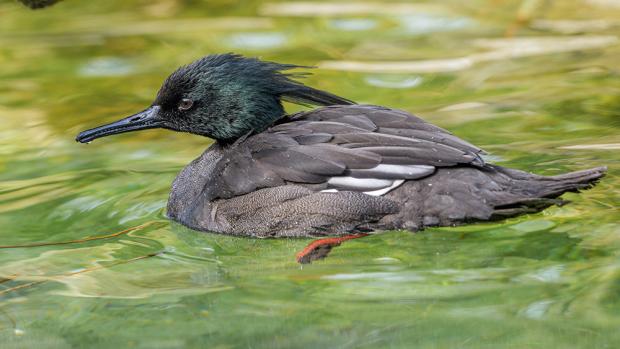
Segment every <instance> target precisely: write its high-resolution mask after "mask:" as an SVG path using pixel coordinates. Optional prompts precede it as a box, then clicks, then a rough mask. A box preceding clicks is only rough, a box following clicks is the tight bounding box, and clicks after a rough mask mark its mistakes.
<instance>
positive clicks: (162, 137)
mask: <svg viewBox="0 0 620 349" xmlns="http://www.w3.org/2000/svg"><path fill="white" fill-rule="evenodd" d="M552 4H553V6H547V8H546V9H545V11H546V12H545V13H544V21H542V19H543V18H542V17H543V16H542V15H540V14H538V13H536V12H532V13H530V14H529V16H530V17H531V21H530V22H529V24H524V25H529V27H530V28H522V29H521V30H519V31H518V32H516V33H515V35H517V36H516V37H515V38H514V39H506V38H505V37H504V33H505V31H506V28H508V27H510V26H511V24H512V21H513V20H514V18H515V17H516V14H515V13H514V11H513V9H516V8H517V7H518V5H517V4H516V3H515V4H513V5H514V6H513V5H510V6H508V4H503V5H501V6H500V5H499V4H498V2H496V1H482V2H480V3H479V4H477V5H476V6H474V7H472V6H454V2H442V1H435V2H432V3H430V2H427V3H409V2H400V3H398V2H397V3H393V2H390V3H385V2H375V1H354V2H349V1H347V2H319V3H317V2H299V1H295V2H272V3H264V2H257V1H254V2H253V1H249V2H247V1H246V2H243V5H242V6H241V5H240V6H239V7H235V6H236V5H235V4H232V3H230V2H219V1H209V2H204V1H203V2H195V1H194V2H188V1H177V0H162V1H158V2H148V3H147V2H143V3H140V2H135V1H120V0H110V1H105V2H96V3H95V2H80V1H64V2H61V3H59V4H57V5H55V6H53V7H50V8H47V9H45V10H42V11H30V10H29V9H27V8H25V7H23V6H21V5H20V4H19V3H15V2H11V1H5V2H1V3H0V13H2V20H1V21H0V25H1V27H2V29H1V30H0V47H1V48H0V118H1V119H2V122H1V123H0V227H1V229H0V245H5V246H7V245H10V246H12V247H14V248H4V249H2V250H1V252H0V343H2V345H1V346H2V348H3V349H4V348H38V347H44V348H70V347H76V348H80V347H89V348H110V347H118V348H128V347H138V348H139V347H142V348H181V347H189V348H202V347H205V345H207V346H209V347H214V348H215V347H235V348H236V347H239V348H247V347H253V348H289V347H329V348H332V347H361V348H364V347H365V348H384V347H385V348H387V347H390V348H410V347H411V346H412V345H413V346H415V347H417V348H457V347H468V348H483V347H484V348H491V347H492V348H502V347H515V348H530V347H532V346H539V347H544V348H593V347H600V348H604V347H608V348H615V347H619V346H620V333H618V331H617V328H619V327H620V316H619V315H618V314H620V296H619V295H620V286H618V285H620V265H619V264H618V258H617V256H618V251H620V236H619V235H618V234H617V232H618V231H619V230H620V225H619V224H618V210H617V206H618V205H617V202H618V192H617V189H616V188H617V187H618V184H619V180H618V178H620V177H618V169H619V164H620V159H619V158H618V154H617V153H618V152H617V148H618V144H620V139H619V138H618V134H620V133H619V132H618V127H620V124H619V123H618V117H617V116H618V111H619V110H620V99H619V98H618V93H617V92H618V89H617V72H616V71H617V61H618V55H619V53H620V51H619V47H620V46H619V45H618V42H619V41H618V39H617V38H618V37H619V36H620V31H619V30H620V27H619V26H617V25H616V24H615V23H616V22H617V19H618V18H620V12H618V11H619V10H618V8H617V6H616V5H615V4H616V1H611V0H600V1H598V0H588V1H583V2H559V1H558V2H552ZM403 19H405V20H404V22H403ZM407 19H408V20H407ZM412 19H413V20H412ZM444 27H445V28H444ZM444 29H445V30H444ZM429 33H430V34H429ZM584 33H585V35H583V34H584ZM577 34H579V35H577ZM519 35H520V36H519ZM543 35H544V36H543ZM230 50H234V51H238V52H239V53H243V54H246V55H256V54H257V52H260V56H261V58H264V59H267V60H273V61H281V62H291V63H299V64H306V65H316V64H317V63H318V62H325V63H323V65H322V66H321V68H323V67H325V68H326V67H328V66H329V67H330V70H327V69H315V70H314V72H313V74H314V75H313V76H309V77H308V79H309V81H308V83H309V84H310V85H312V86H317V87H319V88H323V89H326V90H330V91H334V92H336V93H338V94H341V95H345V96H346V97H348V98H351V99H353V100H356V101H363V102H366V103H372V104H379V105H387V106H391V107H395V108H401V109H405V110H407V111H410V112H414V113H417V114H418V115H420V116H422V117H424V118H426V119H428V120H429V121H432V122H434V123H436V124H438V125H440V126H446V127H448V126H449V128H450V130H451V131H453V132H454V133H455V134H456V135H458V136H459V137H462V138H464V139H466V140H469V141H472V142H475V143H476V144H479V145H481V146H482V147H483V148H484V149H485V150H487V151H488V152H490V153H491V155H489V159H492V160H493V161H495V162H498V163H500V164H502V165H506V166H512V167H517V168H520V169H529V170H531V171H534V172H539V173H542V174H548V175H552V174H557V173H561V172H567V171H569V170H577V169H581V168H588V167H594V166H599V165H601V164H606V165H608V166H609V168H610V169H609V171H610V175H609V176H608V177H607V178H606V180H605V181H603V182H601V183H600V184H599V187H597V188H596V189H594V190H591V191H588V192H585V193H582V194H580V195H572V194H568V195H566V196H565V198H566V199H568V200H571V201H573V202H572V203H571V204H569V205H566V206H563V207H554V208H551V209H549V210H547V211H545V212H544V213H540V214H536V215H531V216H525V217H519V218H513V219H510V220H508V221H503V222H495V223H485V224H473V225H467V226H460V227H454V228H441V229H429V230H426V231H423V232H420V233H417V234H411V233H407V232H386V233H382V234H373V235H371V236H367V237H365V238H363V239H355V240H353V241H347V242H346V243H344V244H342V245H340V246H339V247H338V248H337V249H334V250H333V251H332V252H331V253H330V254H329V258H325V259H324V260H320V261H315V262H314V263H312V264H309V265H308V264H306V265H303V268H302V267H301V266H300V265H299V264H298V263H297V262H296V261H295V258H294V256H295V254H296V253H297V252H299V251H301V250H303V249H304V247H306V246H307V245H308V244H310V243H312V241H311V240H308V239H290V240H288V239H278V240H275V239H268V240H261V239H244V238H236V237H231V236H223V235H217V234H208V233H202V232H195V231H191V230H189V229H186V228H183V227H181V226H179V225H177V224H174V223H171V222H169V221H168V220H166V219H165V217H164V214H165V208H164V204H165V202H166V198H167V195H168V193H169V186H170V183H171V182H172V179H173V178H174V176H175V175H176V173H177V172H178V171H179V170H180V168H181V167H182V166H184V165H185V164H186V163H188V162H190V161H191V160H192V159H193V158H195V157H196V156H197V155H199V154H200V153H201V152H202V151H203V150H204V148H206V147H207V146H208V145H209V143H210V141H209V140H206V139H202V138H200V137H190V136H187V135H175V134H172V133H169V132H166V131H161V132H158V131H148V132H144V133H142V134H134V135H131V136H122V135H121V136H118V137H117V138H116V139H113V140H112V139H111V140H109V141H106V140H104V141H102V142H100V143H99V144H98V146H97V149H94V148H92V147H77V146H76V145H75V142H74V139H73V137H74V135H75V134H76V133H77V131H78V130H80V129H83V128H84V126H85V125H88V124H90V125H92V124H99V123H102V122H105V121H111V120H112V119H113V118H114V117H115V116H118V115H125V114H127V113H129V112H131V111H132V110H135V109H136V108H137V107H139V106H141V105H143V104H144V102H146V101H149V102H150V101H151V100H152V98H153V96H152V91H153V90H154V89H157V88H158V87H159V84H160V82H161V79H162V78H163V77H165V75H166V74H167V72H169V71H171V70H172V69H174V68H176V67H177V66H178V65H179V64H182V63H185V62H188V61H191V60H192V59H195V58H197V57H200V56H203V55H205V54H208V53H215V52H227V51H230ZM350 63H355V64H356V65H350ZM319 64H320V63H319ZM360 71H362V73H360ZM364 71H369V73H364ZM123 74H129V75H130V76H131V78H130V79H127V77H126V76H125V77H122V76H121V75H123ZM287 110H289V111H295V110H297V109H294V108H292V107H291V106H287ZM411 199H412V200H415V197H412V198H411ZM151 222H152V223H151ZM144 224H148V226H144ZM138 226H140V227H141V228H140V229H136V230H132V231H127V232H126V233H123V234H118V235H115V233H118V232H122V231H124V230H126V229H128V228H131V227H138ZM59 242H70V243H66V244H62V245H59V244H58V243H59ZM33 244H39V246H36V247H16V246H17V245H19V246H23V245H33ZM147 256H148V257H147ZM28 285H30V286H28ZM206 343H208V344H206ZM533 343H535V344H533Z"/></svg>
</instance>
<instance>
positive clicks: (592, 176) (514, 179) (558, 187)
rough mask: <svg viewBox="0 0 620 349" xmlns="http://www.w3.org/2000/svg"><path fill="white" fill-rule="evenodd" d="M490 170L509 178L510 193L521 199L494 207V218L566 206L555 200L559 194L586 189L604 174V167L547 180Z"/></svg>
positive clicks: (551, 177)
mask: <svg viewBox="0 0 620 349" xmlns="http://www.w3.org/2000/svg"><path fill="white" fill-rule="evenodd" d="M493 167H494V169H495V170H496V171H497V172H498V173H500V174H501V175H504V176H507V177H509V178H510V182H511V190H510V191H511V192H512V193H513V194H516V195H517V197H520V199H518V200H515V201H513V202H505V203H502V204H499V205H496V206H495V207H494V210H493V218H499V219H501V218H505V217H510V216H515V215H519V214H523V213H532V212H538V211H540V210H542V209H544V208H546V207H548V206H551V205H563V204H566V203H567V201H566V200H562V199H559V198H558V197H559V196H560V195H562V194H564V193H566V192H578V191H580V190H585V189H589V188H591V187H593V186H594V185H595V184H596V182H598V180H599V179H601V178H602V177H603V176H605V173H606V172H607V167H596V168H591V169H588V170H582V171H575V172H569V173H565V174H561V175H558V176H548V177H547V176H539V175H534V174H531V173H527V172H522V171H518V170H513V169H508V168H503V167H499V166H493ZM513 198H514V196H513Z"/></svg>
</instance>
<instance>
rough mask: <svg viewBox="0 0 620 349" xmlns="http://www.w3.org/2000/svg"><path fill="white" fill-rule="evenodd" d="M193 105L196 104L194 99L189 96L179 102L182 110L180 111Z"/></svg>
mask: <svg viewBox="0 0 620 349" xmlns="http://www.w3.org/2000/svg"><path fill="white" fill-rule="evenodd" d="M192 105H194V101H192V100H191V99H189V98H183V99H182V100H181V103H179V110H180V111H186V110H188V109H189V108H191V107H192Z"/></svg>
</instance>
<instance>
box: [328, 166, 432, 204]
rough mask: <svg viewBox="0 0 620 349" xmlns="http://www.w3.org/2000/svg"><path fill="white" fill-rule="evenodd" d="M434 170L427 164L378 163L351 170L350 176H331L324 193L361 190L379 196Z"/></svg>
mask: <svg viewBox="0 0 620 349" xmlns="http://www.w3.org/2000/svg"><path fill="white" fill-rule="evenodd" d="M433 172H435V167H433V166H427V165H390V164H380V165H377V166H375V167H373V168H369V169H364V170H352V171H351V175H350V176H337V177H332V178H330V179H329V180H328V181H327V185H328V186H329V189H325V190H322V192H324V193H337V192H338V191H341V190H346V191H358V192H359V191H361V192H363V193H364V194H368V195H372V196H381V195H384V194H387V193H388V192H390V191H391V190H393V189H395V188H398V187H399V186H400V185H401V184H403V183H404V182H405V180H406V179H418V178H422V177H426V176H428V175H431V174H432V173H433Z"/></svg>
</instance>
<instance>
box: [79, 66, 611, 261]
mask: <svg viewBox="0 0 620 349" xmlns="http://www.w3.org/2000/svg"><path fill="white" fill-rule="evenodd" d="M294 68H307V67H301V66H297V65H292V64H280V63H274V62H266V61H261V60H259V59H256V58H246V57H243V56H241V55H236V54H219V55H210V56H206V57H204V58H201V59H198V60H197V61H195V62H193V63H191V64H188V65H186V66H183V67H180V68H179V69H177V70H176V71H175V72H173V73H172V74H171V75H170V76H169V77H168V78H167V79H166V80H165V81H164V83H163V85H162V87H161V88H160V90H159V92H158V93H157V96H156V98H155V101H154V102H153V103H152V104H151V105H150V106H149V107H148V108H146V109H145V110H143V111H141V112H139V113H137V114H134V115H131V116H129V117H126V118H124V119H121V120H119V121H116V122H113V123H111V124H107V125H103V126H100V127H96V128H93V129H90V130H87V131H84V132H81V133H80V134H79V135H78V136H77V138H76V140H77V141H78V142H82V143H85V142H90V141H92V140H94V139H96V138H100V137H104V136H109V135H113V134H118V133H123V132H129V131H137V130H144V129H150V128H165V129H170V130H174V131H180V132H188V133H192V134H195V135H199V136H204V137H209V138H211V139H213V140H215V142H214V143H213V144H212V145H211V146H209V147H208V148H207V149H206V150H205V151H204V152H203V153H202V155H200V156H199V157H198V158H197V159H195V160H194V161H192V162H191V163H190V164H189V165H187V166H186V167H185V168H184V169H183V170H182V171H181V172H180V173H179V175H178V176H177V178H176V179H175V180H174V183H173V184H172V190H171V193H170V196H169V199H168V206H167V215H168V217H170V218H171V219H173V220H175V221H177V222H180V223H181V224H183V225H185V226H187V227H190V228H192V229H197V230H203V231H212V232H218V233H223V234H230V235H237V236H248V237H260V238H266V237H273V238H277V237H324V236H330V235H333V236H336V237H335V238H329V239H326V240H323V241H325V243H315V244H314V245H312V244H311V246H309V247H308V249H307V250H305V251H303V252H302V253H301V254H300V255H299V256H298V259H299V261H300V262H308V261H310V260H313V259H316V258H319V257H321V256H320V255H321V254H322V253H324V252H325V250H329V249H330V248H331V247H333V246H336V245H338V244H339V243H340V242H342V241H344V240H347V239H350V238H354V237H360V236H364V235H366V234H367V233H368V232H371V231H381V230H394V229H404V230H410V231H418V230H421V229H423V228H425V227H433V226H452V225H457V224H463V223H466V222H470V221H487V220H493V219H500V218H505V217H510V216H515V215H519V214H523V213H532V212H538V211H540V210H542V209H544V208H546V207H548V206H551V205H554V204H555V205H561V204H563V203H565V202H564V201H563V200H561V199H559V196H560V195H562V194H563V193H564V192H567V191H578V190H581V189H587V188H590V187H591V186H592V185H593V184H594V183H595V182H596V181H597V180H598V179H599V178H601V177H602V176H603V175H604V174H605V171H606V168H605V167H597V168H592V169H587V170H583V171H577V172H571V173H567V174H563V175H558V176H551V177H545V176H539V175H535V174H531V173H527V172H524V171H520V170H516V169H510V168H505V167H501V166H498V165H493V164H490V163H488V162H486V161H485V160H484V158H483V154H485V153H484V151H483V150H481V149H480V148H478V147H477V146H475V145H472V144H470V143H468V142H467V141H464V140H462V139H460V138H458V137H457V136H455V135H453V134H451V133H450V132H448V131H446V130H444V129H442V128H440V127H438V126H435V125H432V124H430V123H428V122H426V121H424V120H423V119H421V118H419V117H417V116H414V115H412V114H410V113H408V112H405V111H401V110H396V109H391V108H387V107H382V106H375V105H358V104H355V103H354V102H352V101H350V100H348V99H345V98H342V97H339V96H336V95H334V94H332V93H329V92H326V91H322V90H318V89H315V88H312V87H309V86H306V85H304V84H302V83H301V82H299V80H298V79H297V78H299V77H301V75H300V74H292V73H287V71H289V70H291V69H294ZM283 101H289V102H292V103H298V104H303V105H315V106H320V107H319V108H316V109H313V110H309V111H303V112H299V113H296V114H292V115H287V114H286V112H285V110H284V108H283V105H282V102H283ZM317 251H319V252H317ZM320 251H323V252H320Z"/></svg>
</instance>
